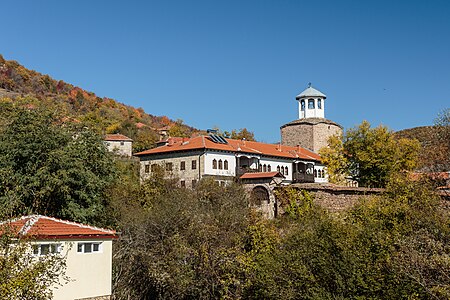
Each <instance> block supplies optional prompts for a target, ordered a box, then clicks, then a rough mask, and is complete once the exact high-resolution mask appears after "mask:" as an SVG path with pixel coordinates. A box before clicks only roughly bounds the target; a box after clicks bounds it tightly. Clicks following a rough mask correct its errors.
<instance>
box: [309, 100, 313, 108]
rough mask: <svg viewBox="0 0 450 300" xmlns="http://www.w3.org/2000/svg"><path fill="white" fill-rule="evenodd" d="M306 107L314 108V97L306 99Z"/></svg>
mask: <svg viewBox="0 0 450 300" xmlns="http://www.w3.org/2000/svg"><path fill="white" fill-rule="evenodd" d="M308 109H314V99H308Z"/></svg>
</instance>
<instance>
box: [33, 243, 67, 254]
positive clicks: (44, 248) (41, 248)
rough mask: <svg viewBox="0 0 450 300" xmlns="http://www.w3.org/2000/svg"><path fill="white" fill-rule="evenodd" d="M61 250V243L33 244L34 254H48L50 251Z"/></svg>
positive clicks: (57, 251) (58, 251)
mask: <svg viewBox="0 0 450 300" xmlns="http://www.w3.org/2000/svg"><path fill="white" fill-rule="evenodd" d="M60 252H61V244H55V243H53V244H37V245H33V254H34V255H47V254H50V253H53V254H54V253H60Z"/></svg>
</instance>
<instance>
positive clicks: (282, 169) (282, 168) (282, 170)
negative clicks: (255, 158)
mask: <svg viewBox="0 0 450 300" xmlns="http://www.w3.org/2000/svg"><path fill="white" fill-rule="evenodd" d="M281 174H283V175H284V167H281Z"/></svg>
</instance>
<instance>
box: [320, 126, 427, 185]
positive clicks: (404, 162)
mask: <svg viewBox="0 0 450 300" xmlns="http://www.w3.org/2000/svg"><path fill="white" fill-rule="evenodd" d="M419 148H420V145H419V142H418V141H417V140H409V139H396V138H395V137H394V135H393V133H392V131H390V130H388V129H387V127H385V126H381V125H380V126H378V127H376V128H371V127H370V124H369V122H367V121H364V122H363V123H361V125H359V126H358V127H356V128H352V129H349V130H348V131H347V132H346V133H345V134H344V135H343V136H338V137H336V136H333V137H331V138H330V140H329V147H326V148H323V149H321V151H320V155H321V157H322V161H323V163H324V164H325V165H326V166H327V168H328V172H329V174H330V179H331V180H333V181H339V180H342V178H345V177H350V178H351V179H352V180H355V181H357V182H358V183H359V185H360V186H370V187H383V186H385V185H386V182H387V181H388V179H389V176H390V175H392V174H394V173H396V172H400V171H405V170H413V169H414V168H415V167H416V164H417V157H418V152H419Z"/></svg>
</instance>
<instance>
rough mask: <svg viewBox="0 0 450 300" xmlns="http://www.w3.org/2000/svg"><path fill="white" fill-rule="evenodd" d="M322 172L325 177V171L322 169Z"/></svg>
mask: <svg viewBox="0 0 450 300" xmlns="http://www.w3.org/2000/svg"><path fill="white" fill-rule="evenodd" d="M321 173H322V178H325V171H324V170H322V171H321Z"/></svg>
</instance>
